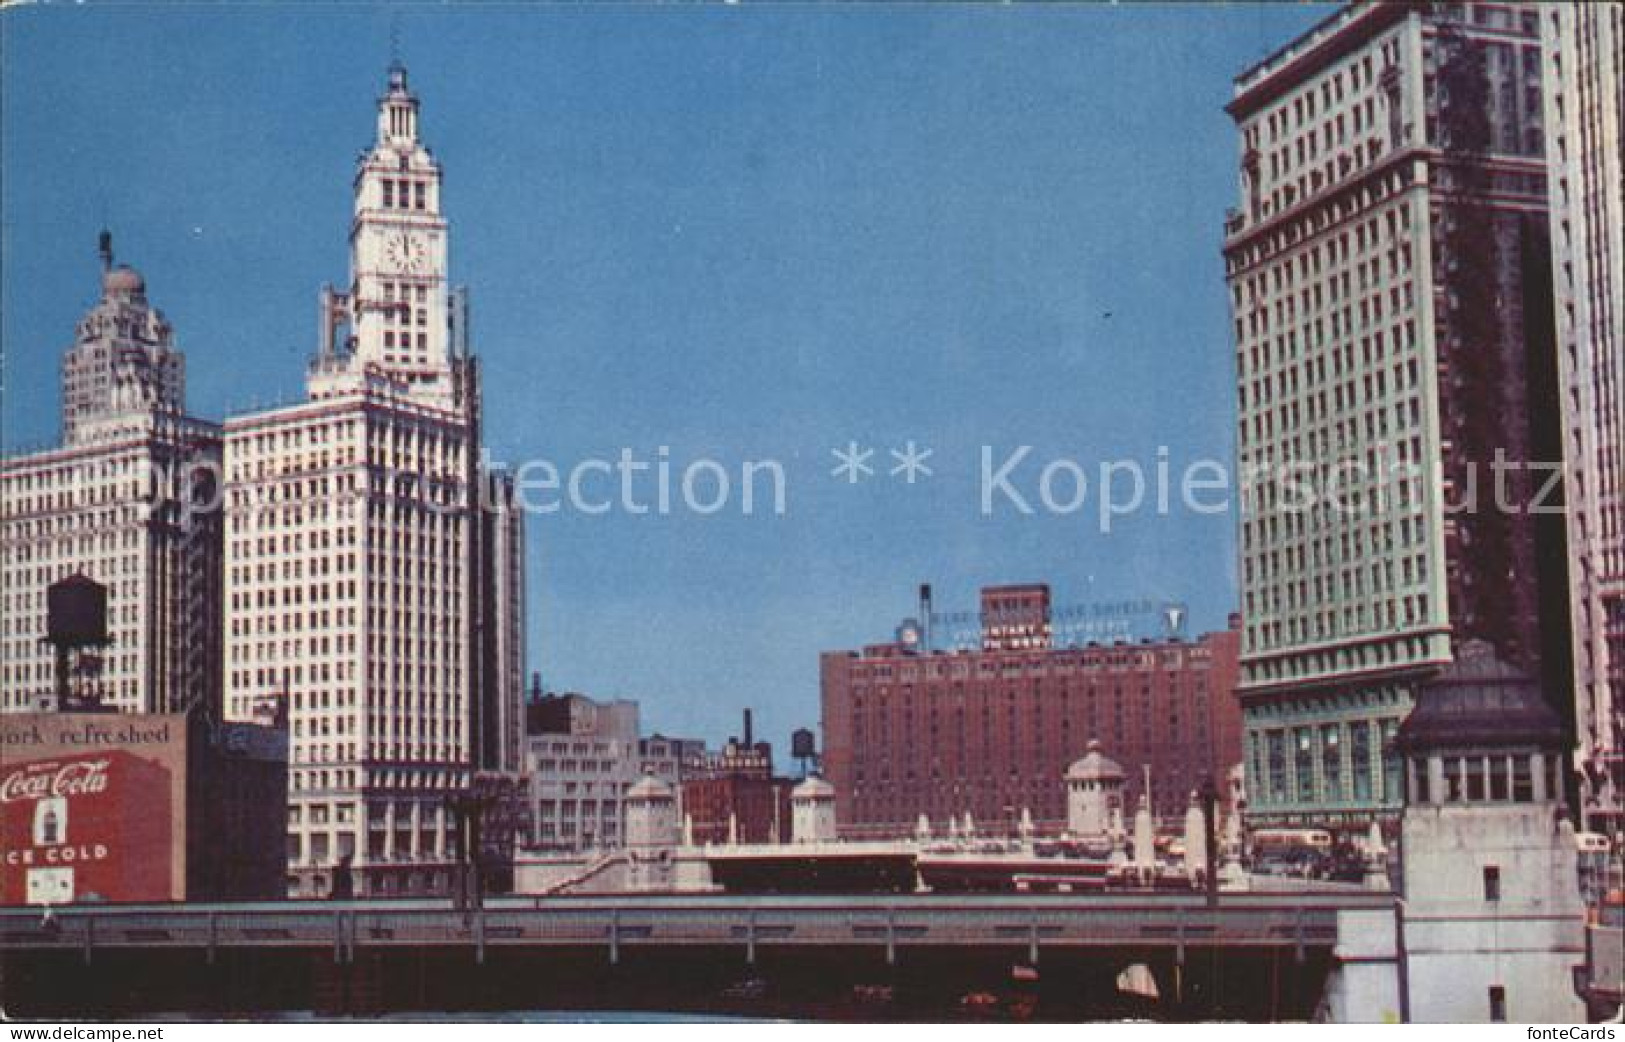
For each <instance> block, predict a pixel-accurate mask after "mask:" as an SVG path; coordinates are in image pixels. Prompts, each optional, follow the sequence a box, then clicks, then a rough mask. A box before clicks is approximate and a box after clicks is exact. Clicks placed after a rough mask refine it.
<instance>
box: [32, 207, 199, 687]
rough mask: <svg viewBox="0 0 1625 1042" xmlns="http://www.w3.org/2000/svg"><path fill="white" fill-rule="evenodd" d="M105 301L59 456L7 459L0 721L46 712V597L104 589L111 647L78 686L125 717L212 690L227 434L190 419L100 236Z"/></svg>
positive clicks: (92, 661)
mask: <svg viewBox="0 0 1625 1042" xmlns="http://www.w3.org/2000/svg"><path fill="white" fill-rule="evenodd" d="M101 257H102V280H101V289H102V295H101V299H100V300H99V301H97V303H96V305H95V306H94V307H93V308H91V309H90V311H88V312H87V313H86V314H85V316H84V318H82V319H81V320H80V321H79V325H78V329H77V331H76V335H75V338H74V344H73V346H72V347H71V348H70V349H69V350H68V351H67V353H66V354H65V355H64V357H63V363H62V431H63V441H62V444H61V445H60V446H58V447H56V448H52V449H47V450H45V451H41V452H33V453H29V454H25V455H18V456H13V457H11V458H9V459H6V460H4V461H3V462H0V710H7V711H14V712H15V711H20V710H33V709H39V708H41V707H43V706H49V705H53V704H54V692H55V691H56V681H55V674H56V667H55V663H54V656H53V652H52V649H51V648H50V647H48V646H46V645H45V644H43V643H42V641H41V638H43V637H44V636H45V632H46V588H47V587H48V586H50V585H51V584H52V583H54V582H57V581H58V580H61V579H64V578H67V577H68V576H70V575H83V576H86V577H88V578H90V579H92V580H94V581H96V582H97V583H100V584H101V585H103V586H105V587H106V589H107V616H108V617H107V625H108V636H109V638H110V643H109V644H108V645H107V646H106V647H105V648H100V649H95V650H87V651H86V652H85V653H83V654H82V655H79V656H77V657H76V658H75V660H74V661H73V662H72V663H71V668H72V669H73V670H74V672H75V676H74V688H75V690H76V691H77V692H80V693H83V694H85V695H88V696H93V697H99V698H100V700H101V701H102V702H103V704H105V705H107V706H109V707H112V708H115V709H119V710H123V711H126V712H154V713H160V712H176V711H179V710H182V709H185V708H187V707H189V706H192V705H195V704H198V703H200V702H205V701H212V700H213V699H215V698H217V697H218V696H219V691H220V644H219V640H220V509H219V504H218V501H217V498H216V490H217V486H216V484H215V476H216V474H217V472H218V466H219V461H220V428H219V427H217V426H215V425H214V424H210V423H205V422H203V421H201V420H197V419H193V418H192V417H189V416H187V415H186V414H185V406H186V402H185V390H184V388H185V376H184V372H185V370H184V366H185V360H184V358H183V356H182V355H181V353H180V352H179V351H178V350H176V348H175V344H174V334H173V331H172V329H171V328H170V325H169V322H168V321H167V320H166V319H165V318H164V316H163V313H162V312H161V311H159V310H158V309H157V308H155V307H153V306H152V305H151V304H150V303H149V302H148V301H147V285H146V281H145V280H144V279H143V278H142V277H141V274H140V273H139V272H137V271H136V270H135V269H133V268H131V267H129V266H127V265H117V266H115V265H114V264H113V248H112V239H111V237H110V236H109V235H108V234H107V233H106V232H103V233H102V238H101Z"/></svg>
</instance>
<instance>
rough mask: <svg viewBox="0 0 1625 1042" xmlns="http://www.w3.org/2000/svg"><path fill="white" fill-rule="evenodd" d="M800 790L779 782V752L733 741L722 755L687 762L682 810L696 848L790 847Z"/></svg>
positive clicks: (762, 746) (788, 781)
mask: <svg viewBox="0 0 1625 1042" xmlns="http://www.w3.org/2000/svg"><path fill="white" fill-rule="evenodd" d="M794 784H795V783H794V782H793V781H791V780H790V779H788V778H775V777H774V776H773V750H772V747H771V746H770V745H768V744H767V743H766V742H762V743H760V744H756V745H741V744H739V743H738V742H736V741H734V740H732V739H729V741H728V743H727V745H725V746H724V747H723V748H722V750H721V751H720V752H717V753H713V754H710V755H707V756H705V757H703V758H701V759H697V760H690V761H687V762H685V763H684V764H683V783H682V788H683V796H682V807H683V814H684V815H685V816H686V817H687V818H688V820H689V823H690V826H691V828H692V833H693V838H694V842H695V843H700V844H705V843H727V842H728V841H729V840H730V839H734V840H736V841H737V842H740V843H785V842H788V841H789V839H790V789H791V787H792V786H793V785H794ZM730 820H731V821H732V822H733V824H732V825H730ZM730 833H732V835H730Z"/></svg>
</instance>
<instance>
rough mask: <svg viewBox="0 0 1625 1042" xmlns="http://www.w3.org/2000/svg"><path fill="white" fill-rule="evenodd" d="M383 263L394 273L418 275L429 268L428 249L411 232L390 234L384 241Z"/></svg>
mask: <svg viewBox="0 0 1625 1042" xmlns="http://www.w3.org/2000/svg"><path fill="white" fill-rule="evenodd" d="M384 263H386V264H388V265H389V266H390V267H391V268H393V269H394V270H396V271H408V272H412V273H413V274H417V273H420V272H422V271H424V270H425V269H427V268H428V266H429V247H428V245H427V244H426V243H425V242H424V241H423V240H422V239H421V238H419V237H418V236H416V235H413V234H412V233H411V232H391V233H390V234H389V236H388V237H387V238H385V239H384Z"/></svg>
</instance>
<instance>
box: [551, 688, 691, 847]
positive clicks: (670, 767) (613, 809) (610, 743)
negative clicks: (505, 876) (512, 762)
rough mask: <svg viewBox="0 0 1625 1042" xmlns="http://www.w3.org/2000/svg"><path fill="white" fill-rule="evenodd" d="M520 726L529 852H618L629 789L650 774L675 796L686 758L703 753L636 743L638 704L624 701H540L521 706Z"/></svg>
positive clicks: (681, 745)
mask: <svg viewBox="0 0 1625 1042" xmlns="http://www.w3.org/2000/svg"><path fill="white" fill-rule="evenodd" d="M525 721H526V735H525V741H524V765H525V768H524V769H525V776H526V781H527V787H528V788H527V797H526V798H527V799H528V801H529V821H528V822H527V823H526V828H525V830H524V839H525V843H524V845H525V846H527V847H529V848H531V849H534V850H551V851H580V850H596V849H602V850H608V849H616V848H619V847H621V846H622V845H623V842H624V834H625V814H624V809H623V801H624V797H625V795H626V792H627V790H628V789H630V788H631V787H632V785H634V784H635V783H636V782H638V781H639V780H640V779H642V778H643V777H644V776H645V775H651V776H653V777H655V778H657V779H659V780H660V781H662V782H664V783H666V784H667V785H669V786H671V787H672V789H673V791H674V792H676V791H678V790H679V786H680V780H681V777H682V765H683V763H684V761H685V759H688V758H694V759H696V760H698V759H701V758H703V756H704V751H705V743H703V742H698V741H694V740H691V739H683V738H667V737H665V736H663V735H654V736H651V737H649V738H643V737H641V736H640V734H639V709H638V703H636V702H633V701H629V700H626V699H615V700H612V701H603V702H600V701H596V700H594V699H591V698H588V697H587V696H586V695H581V694H576V693H569V694H547V695H542V696H541V697H538V698H532V699H531V700H530V701H529V702H528V703H527V705H526V707H525Z"/></svg>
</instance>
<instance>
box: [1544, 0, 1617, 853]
mask: <svg viewBox="0 0 1625 1042" xmlns="http://www.w3.org/2000/svg"><path fill="white" fill-rule="evenodd" d="M1541 19H1542V21H1543V23H1544V29H1545V38H1546V126H1547V127H1548V132H1547V159H1548V161H1549V163H1550V168H1551V205H1552V217H1551V223H1552V250H1553V266H1552V267H1553V274H1554V283H1555V290H1556V299H1557V339H1558V348H1559V350H1558V358H1559V360H1560V364H1561V367H1562V369H1561V372H1562V383H1563V436H1564V445H1563V453H1564V457H1565V459H1566V460H1567V462H1568V474H1567V481H1568V521H1569V526H1568V542H1569V583H1570V587H1571V591H1572V592H1571V594H1570V599H1571V607H1572V623H1573V627H1574V695H1575V714H1574V715H1575V729H1576V733H1577V737H1578V739H1579V743H1578V757H1577V759H1578V763H1577V766H1578V767H1579V769H1580V776H1581V780H1582V784H1583V788H1582V790H1581V810H1582V813H1583V815H1584V817H1585V819H1586V821H1587V822H1588V823H1589V824H1590V825H1591V826H1592V827H1594V828H1599V829H1608V830H1613V829H1618V828H1619V827H1620V826H1621V824H1622V823H1621V820H1620V815H1621V805H1622V804H1625V513H1622V511H1625V328H1622V327H1625V185H1622V183H1621V172H1620V170H1621V166H1622V165H1625V159H1622V153H1621V149H1622V147H1625V144H1622V143H1625V134H1622V132H1621V131H1622V126H1621V124H1622V123H1625V116H1622V114H1621V110H1622V109H1625V55H1622V50H1625V27H1622V22H1625V8H1621V7H1620V5H1618V4H1552V5H1550V6H1548V7H1546V8H1544V9H1542V12H1541Z"/></svg>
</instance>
